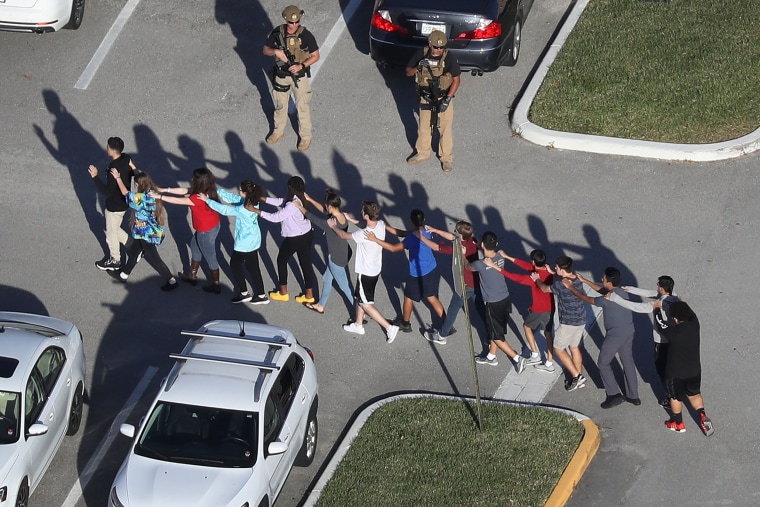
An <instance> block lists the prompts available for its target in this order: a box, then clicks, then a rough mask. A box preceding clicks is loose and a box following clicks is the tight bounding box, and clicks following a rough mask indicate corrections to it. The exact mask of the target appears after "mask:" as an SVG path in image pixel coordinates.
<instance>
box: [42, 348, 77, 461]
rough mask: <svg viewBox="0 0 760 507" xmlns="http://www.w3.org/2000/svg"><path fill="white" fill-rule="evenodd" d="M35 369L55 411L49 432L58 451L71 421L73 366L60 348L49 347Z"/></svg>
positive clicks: (49, 422) (48, 423) (49, 423)
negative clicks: (70, 404) (70, 401)
mask: <svg viewBox="0 0 760 507" xmlns="http://www.w3.org/2000/svg"><path fill="white" fill-rule="evenodd" d="M35 368H36V369H37V371H38V372H39V374H40V377H41V378H42V383H43V388H44V389H45V393H46V394H47V397H48V399H49V400H50V401H49V403H52V405H53V409H54V412H55V414H54V418H53V420H52V421H48V422H46V423H45V424H47V425H48V426H49V427H50V429H49V430H48V431H49V432H51V433H53V434H54V436H55V448H56V449H57V448H58V446H59V445H60V443H61V441H62V440H63V437H64V435H65V434H66V426H67V425H68V420H69V399H70V398H71V394H72V392H71V391H72V388H73V386H72V385H71V384H72V378H71V365H70V363H69V362H68V361H67V360H66V353H65V352H64V351H63V349H61V348H59V347H48V348H47V349H45V351H44V352H43V353H42V354H41V355H40V358H39V359H38V360H37V363H36V364H35Z"/></svg>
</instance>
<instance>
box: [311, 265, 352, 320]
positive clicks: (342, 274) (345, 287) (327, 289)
mask: <svg viewBox="0 0 760 507" xmlns="http://www.w3.org/2000/svg"><path fill="white" fill-rule="evenodd" d="M333 280H335V281H336V282H338V288H339V289H340V291H341V292H342V293H343V294H344V295H345V296H346V297H347V298H348V300H349V301H350V302H353V300H354V291H352V290H351V284H350V283H349V282H348V269H347V266H343V267H341V266H338V265H337V264H335V263H334V262H333V261H332V257H331V256H329V255H328V256H327V269H326V270H325V272H324V274H323V275H322V296H321V297H320V298H319V306H321V307H323V308H324V306H325V304H327V298H329V297H330V293H331V292H332V283H333Z"/></svg>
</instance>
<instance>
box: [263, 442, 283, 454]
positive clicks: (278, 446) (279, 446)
mask: <svg viewBox="0 0 760 507" xmlns="http://www.w3.org/2000/svg"><path fill="white" fill-rule="evenodd" d="M287 450H288V444H286V443H285V442H272V443H271V444H269V447H268V448H267V451H268V452H269V455H270V456H272V455H275V454H282V453H283V452H285V451H287Z"/></svg>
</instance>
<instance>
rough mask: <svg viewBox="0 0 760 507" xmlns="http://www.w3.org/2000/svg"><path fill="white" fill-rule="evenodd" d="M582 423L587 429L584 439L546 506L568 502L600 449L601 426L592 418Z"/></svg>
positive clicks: (559, 506) (560, 506) (560, 505)
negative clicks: (598, 426)
mask: <svg viewBox="0 0 760 507" xmlns="http://www.w3.org/2000/svg"><path fill="white" fill-rule="evenodd" d="M581 424H583V429H584V430H585V431H584V433H583V440H581V443H580V445H578V449H576V451H575V454H574V455H573V458H572V459H571V460H570V463H568V464H567V468H565V471H564V472H562V477H560V478H559V481H557V485H556V486H555V487H554V491H552V494H551V495H549V499H548V500H547V501H546V504H544V507H562V506H564V505H565V504H566V503H567V501H568V500H569V499H570V496H571V495H572V494H573V491H574V490H575V487H576V486H577V485H578V482H580V480H581V477H583V473H584V472H585V471H586V468H588V466H589V464H590V463H591V460H592V459H594V456H595V455H596V451H598V450H599V445H600V444H601V442H602V436H601V434H600V433H599V428H597V427H596V424H594V422H593V421H591V420H590V419H586V420H583V421H581Z"/></svg>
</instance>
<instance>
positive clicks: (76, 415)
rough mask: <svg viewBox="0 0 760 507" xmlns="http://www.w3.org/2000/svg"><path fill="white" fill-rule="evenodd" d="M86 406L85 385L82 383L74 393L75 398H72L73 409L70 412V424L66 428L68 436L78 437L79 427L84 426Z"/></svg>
mask: <svg viewBox="0 0 760 507" xmlns="http://www.w3.org/2000/svg"><path fill="white" fill-rule="evenodd" d="M83 406H84V385H82V383H81V382H80V383H79V385H77V389H76V391H74V397H73V398H71V409H70V410H69V424H68V427H67V428H66V434H67V435H68V436H72V435H76V434H77V432H78V431H79V426H81V425H82V408H83Z"/></svg>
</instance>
